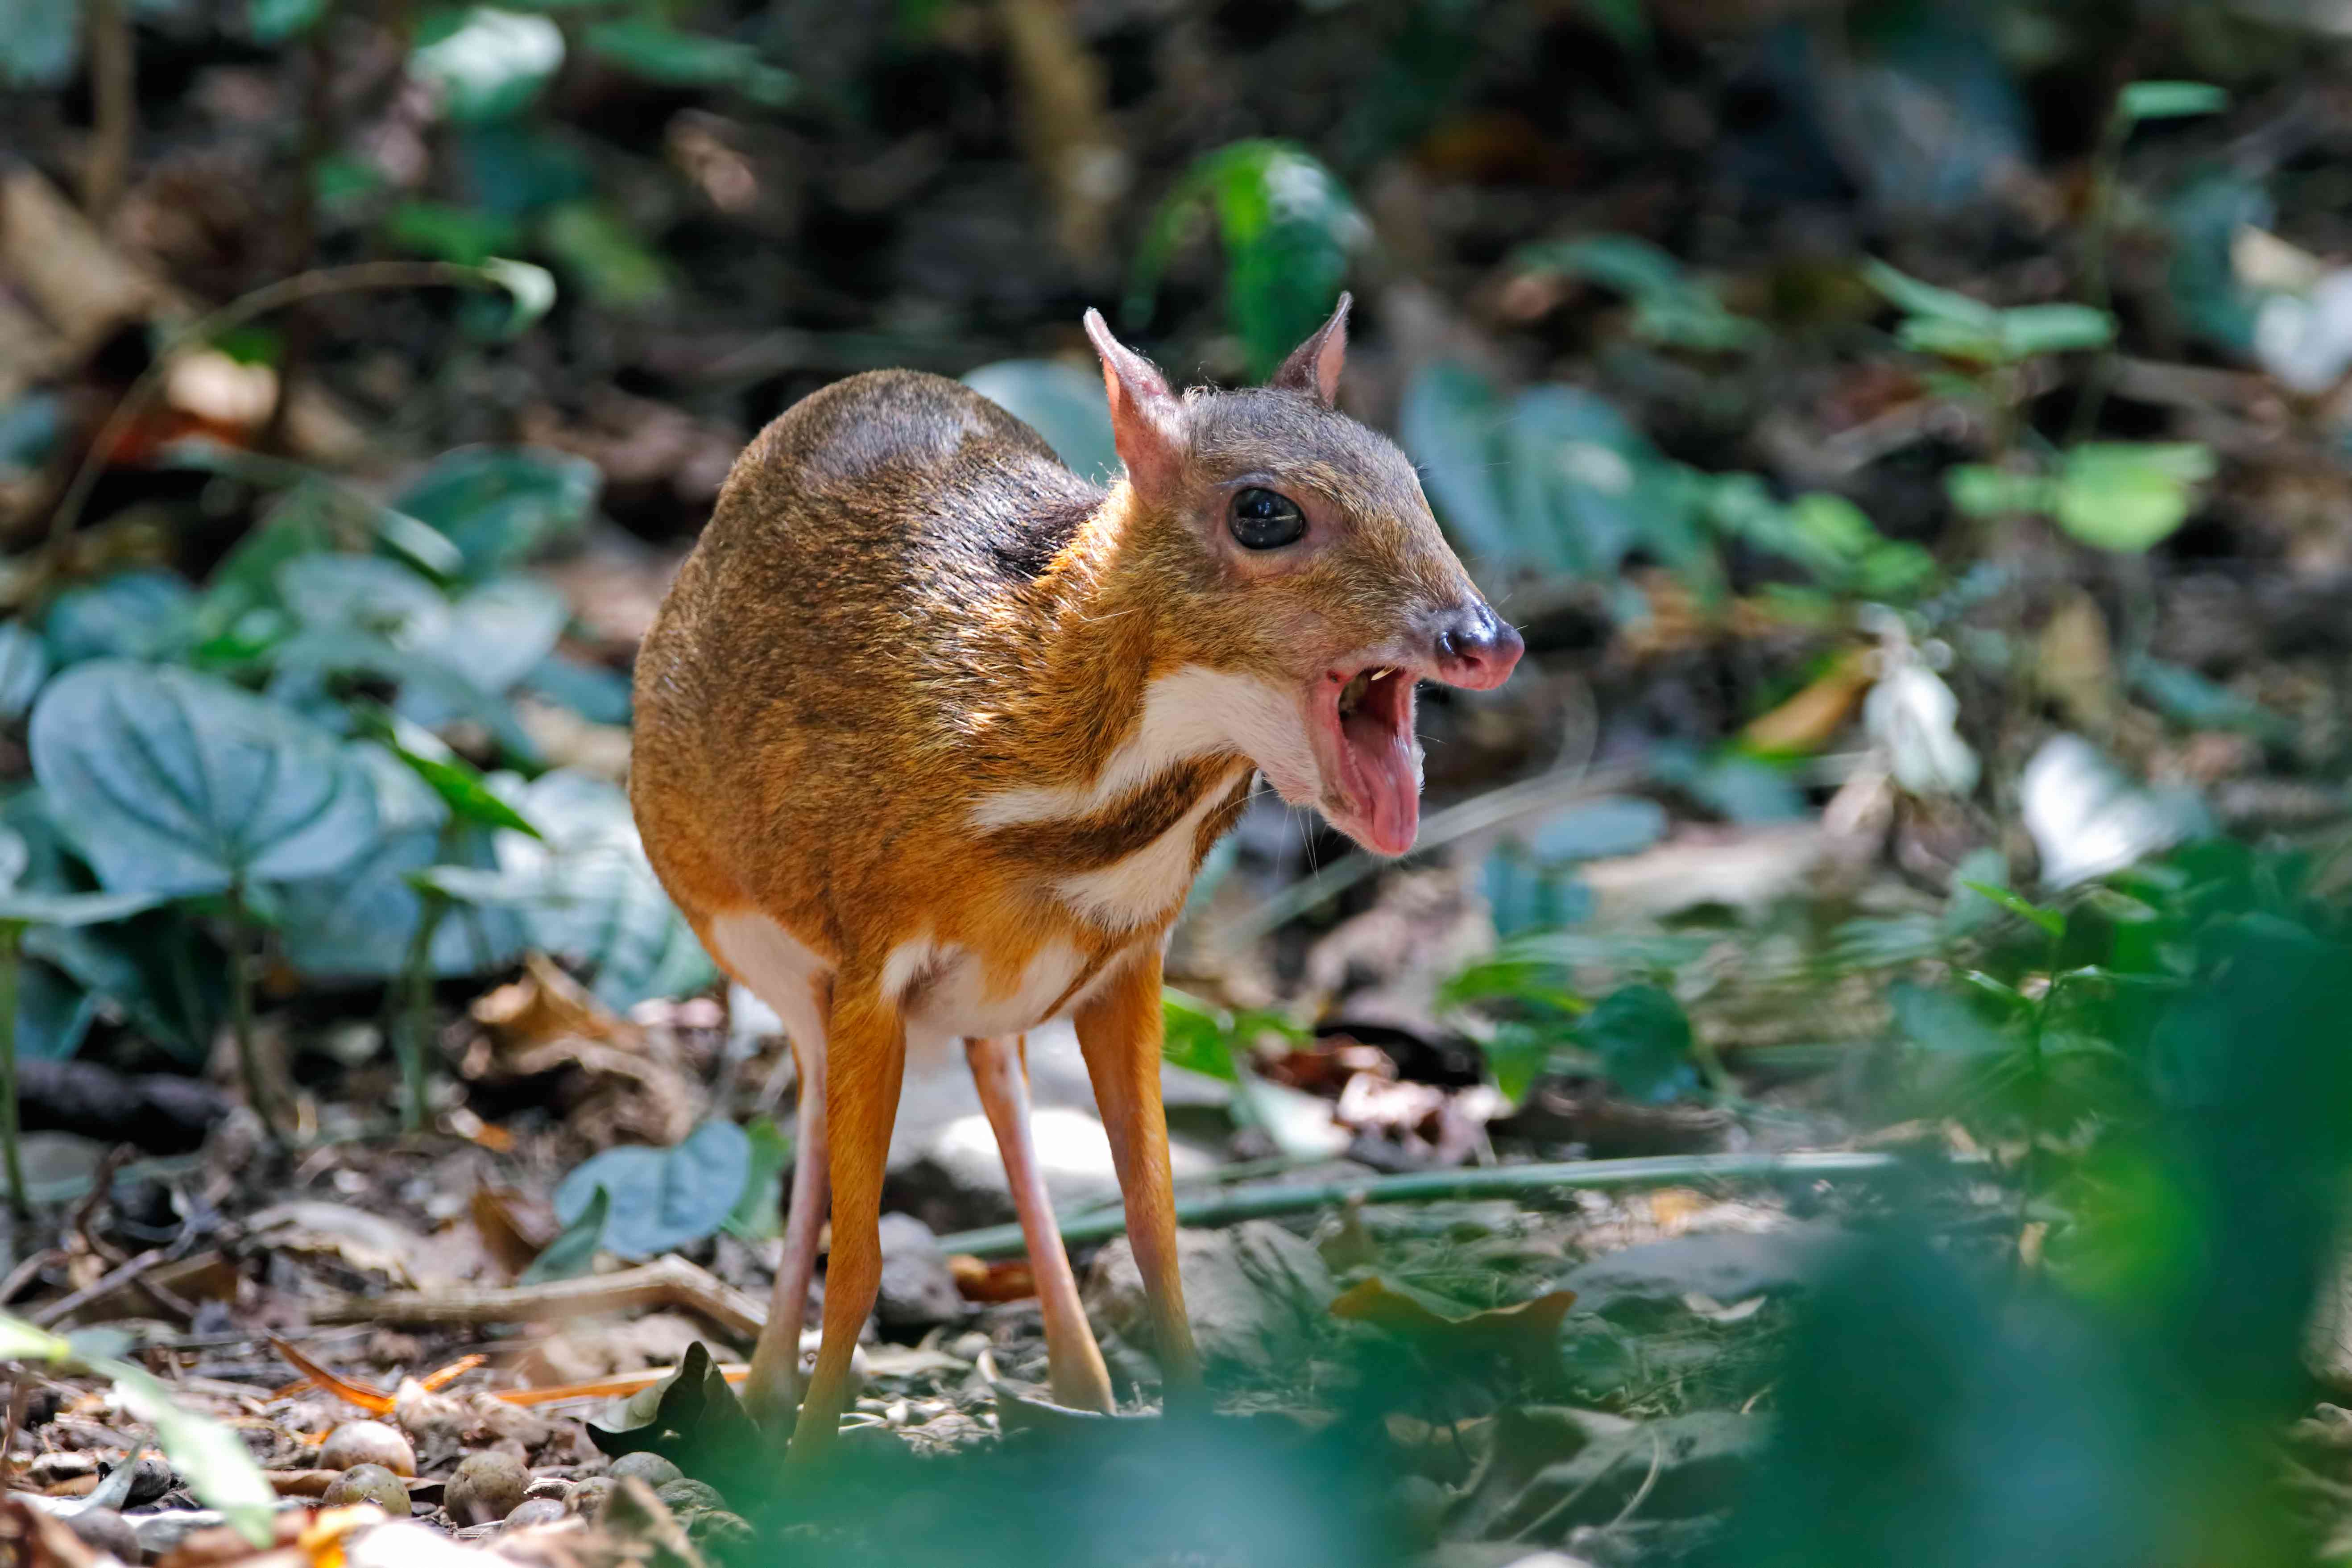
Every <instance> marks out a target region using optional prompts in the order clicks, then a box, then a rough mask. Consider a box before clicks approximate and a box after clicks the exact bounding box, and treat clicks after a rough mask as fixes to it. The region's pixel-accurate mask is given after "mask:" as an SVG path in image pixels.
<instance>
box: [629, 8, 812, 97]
mask: <svg viewBox="0 0 2352 1568" xmlns="http://www.w3.org/2000/svg"><path fill="white" fill-rule="evenodd" d="M588 52H589V53H591V54H593V55H595V56H597V57H598V58H602V59H604V60H605V61H607V62H609V63H610V64H612V65H614V66H616V67H618V68H621V69H622V70H625V71H627V72H629V73H630V74H632V75H634V76H641V77H644V78H645V79H646V80H648V81H658V82H667V83H669V84H670V85H672V86H676V87H731V88H733V89H735V90H736V91H738V92H740V93H741V94H742V95H743V96H744V97H746V98H748V99H750V100H751V101H752V102H754V103H758V104H761V105H764V106H766V107H769V108H774V107H777V106H778V105H781V104H783V103H785V102H788V101H790V100H791V98H792V96H793V78H792V73H791V72H789V71H785V70H782V69H779V68H777V67H775V66H772V65H770V64H768V63H767V61H765V60H763V59H761V58H760V51H759V50H758V49H756V48H754V47H752V46H751V45H750V44H744V43H738V42H736V41H735V40H733V39H731V38H713V37H706V36H704V35H702V34H699V33H685V32H680V31H678V30H677V28H675V27H667V26H663V25H662V24H661V23H659V22H656V21H653V20H651V19H650V18H648V17H646V16H634V17H625V18H622V19H620V20H617V21H611V22H598V23H595V24H594V25H593V26H590V27H589V29H588Z"/></svg>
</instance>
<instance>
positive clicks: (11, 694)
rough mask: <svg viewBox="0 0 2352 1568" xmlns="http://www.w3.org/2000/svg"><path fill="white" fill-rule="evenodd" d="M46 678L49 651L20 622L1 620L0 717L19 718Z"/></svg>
mask: <svg viewBox="0 0 2352 1568" xmlns="http://www.w3.org/2000/svg"><path fill="white" fill-rule="evenodd" d="M48 678H49V650H48V649H47V647H45V646H43V644H42V642H41V639H40V638H38V637H35V636H34V635H33V634H32V633H31V632H28V631H26V629H25V626H24V624H23V623H22V622H20V621H0V719H18V718H22V717H23V716H24V714H25V712H26V710H27V709H29V708H31V707H32V706H33V698H34V697H35V696H36V695H37V693H38V692H39V691H40V689H41V682H43V681H44V680H47V679H48Z"/></svg>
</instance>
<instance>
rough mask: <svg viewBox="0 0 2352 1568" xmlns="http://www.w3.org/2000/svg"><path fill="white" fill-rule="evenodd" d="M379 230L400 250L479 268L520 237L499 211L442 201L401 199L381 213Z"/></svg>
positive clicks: (519, 231)
mask: <svg viewBox="0 0 2352 1568" xmlns="http://www.w3.org/2000/svg"><path fill="white" fill-rule="evenodd" d="M383 230H384V237H386V238H388V239H390V240H391V241H392V242H393V243H394V245H396V246H398V247H401V248H402V249H404V250H407V251H413V252H415V253H416V254H418V255H421V256H429V257H432V258H435V259H436V260H440V261H454V262H456V263H457V264H458V265H459V266H461V267H480V268H488V266H489V265H490V263H491V262H492V261H495V260H496V259H497V258H498V257H499V253H500V252H501V251H507V250H511V249H513V248H514V247H515V246H516V244H517V243H518V242H519V241H520V238H521V237H522V231H521V228H520V226H518V225H517V224H516V222H515V221H514V219H512V218H510V217H508V216H505V215H504V214H502V213H492V212H483V211H481V210H480V209H479V208H476V207H461V206H452V205H449V204H448V203H446V202H424V201H407V202H402V203H400V204H399V205H395V206H394V208H393V209H392V211H391V212H389V213H387V214H385V215H384V220H383ZM509 320H511V318H509Z"/></svg>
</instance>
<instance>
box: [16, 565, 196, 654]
mask: <svg viewBox="0 0 2352 1568" xmlns="http://www.w3.org/2000/svg"><path fill="white" fill-rule="evenodd" d="M41 636H42V638H43V640H44V641H46V642H47V644H48V651H49V660H50V662H51V663H52V664H54V665H56V666H58V668H63V667H65V666H66V665H69V664H79V663H81V662H82V661H83V660H85V659H94V658H135V659H145V660H164V659H173V658H179V657H180V656H181V655H182V654H184V653H185V652H186V651H187V650H188V648H189V647H191V646H192V645H193V644H194V642H195V637H196V595H195V590H194V589H193V588H191V587H189V586H188V585H187V584H186V583H184V582H183V581H182V580H181V579H179V578H178V577H176V576H173V574H171V573H169V572H121V573H117V574H115V575H114V576H111V577H109V578H107V579H105V580H104V581H103V582H100V583H93V584H90V585H89V586H88V587H84V588H69V589H68V590H66V592H64V593H62V594H60V595H58V597H57V602H56V603H54V604H52V605H50V606H49V611H48V615H47V616H46V617H44V619H43V620H42V622H41Z"/></svg>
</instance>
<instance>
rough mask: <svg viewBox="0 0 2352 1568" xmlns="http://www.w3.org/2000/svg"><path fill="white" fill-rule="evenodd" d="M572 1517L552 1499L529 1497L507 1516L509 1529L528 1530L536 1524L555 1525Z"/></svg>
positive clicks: (560, 1504)
mask: <svg viewBox="0 0 2352 1568" xmlns="http://www.w3.org/2000/svg"><path fill="white" fill-rule="evenodd" d="M571 1517H572V1516H571V1515H570V1514H568V1513H566V1512H565V1511H564V1510H563V1505H562V1503H560V1502H558V1501H556V1500H554V1499H553V1498H551V1497H527V1498H525V1499H523V1500H522V1501H520V1502H519V1503H517V1504H516V1505H515V1510H514V1511H513V1512H512V1513H510V1514H509V1515H507V1528H508V1529H509V1530H528V1529H530V1527H531V1526H532V1525H534V1524H553V1523H555V1522H556V1521H559V1520H564V1519H569V1518H571Z"/></svg>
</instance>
